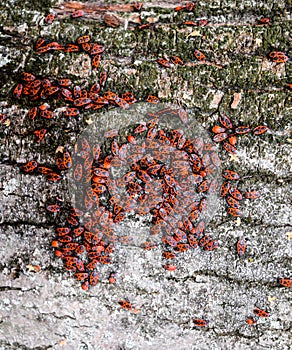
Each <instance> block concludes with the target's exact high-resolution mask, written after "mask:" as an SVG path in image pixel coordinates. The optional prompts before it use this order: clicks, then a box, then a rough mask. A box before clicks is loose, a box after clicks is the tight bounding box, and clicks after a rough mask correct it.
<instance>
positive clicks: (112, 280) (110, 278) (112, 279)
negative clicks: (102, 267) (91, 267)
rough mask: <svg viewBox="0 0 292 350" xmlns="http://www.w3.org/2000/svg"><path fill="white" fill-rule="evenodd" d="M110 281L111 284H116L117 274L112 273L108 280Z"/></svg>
mask: <svg viewBox="0 0 292 350" xmlns="http://www.w3.org/2000/svg"><path fill="white" fill-rule="evenodd" d="M108 281H109V283H110V284H112V283H115V282H116V278H115V273H114V272H111V273H110V275H109V278H108Z"/></svg>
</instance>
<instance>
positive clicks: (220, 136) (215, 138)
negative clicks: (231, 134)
mask: <svg viewBox="0 0 292 350" xmlns="http://www.w3.org/2000/svg"><path fill="white" fill-rule="evenodd" d="M227 137H228V135H227V134H226V133H225V132H223V133H220V134H216V135H215V136H213V141H215V142H221V141H224V140H225V139H227Z"/></svg>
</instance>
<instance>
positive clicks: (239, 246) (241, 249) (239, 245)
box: [235, 238, 246, 256]
mask: <svg viewBox="0 0 292 350" xmlns="http://www.w3.org/2000/svg"><path fill="white" fill-rule="evenodd" d="M235 247H236V251H237V254H238V255H239V256H242V255H243V254H244V253H245V249H246V241H245V239H244V238H239V239H238V241H237V242H236V245H235Z"/></svg>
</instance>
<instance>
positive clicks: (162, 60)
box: [156, 58, 170, 67]
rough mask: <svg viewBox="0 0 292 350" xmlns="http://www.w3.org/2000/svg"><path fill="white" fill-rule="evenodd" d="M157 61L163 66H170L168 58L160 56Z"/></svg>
mask: <svg viewBox="0 0 292 350" xmlns="http://www.w3.org/2000/svg"><path fill="white" fill-rule="evenodd" d="M156 62H157V63H158V64H160V65H161V66H163V67H170V62H169V61H167V60H166V59H164V58H158V59H157V60H156Z"/></svg>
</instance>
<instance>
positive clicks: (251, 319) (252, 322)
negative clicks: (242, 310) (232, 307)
mask: <svg viewBox="0 0 292 350" xmlns="http://www.w3.org/2000/svg"><path fill="white" fill-rule="evenodd" d="M245 322H246V323H247V324H248V325H253V324H256V323H257V321H256V320H255V319H254V318H253V317H248V318H247V319H246V320H245Z"/></svg>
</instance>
